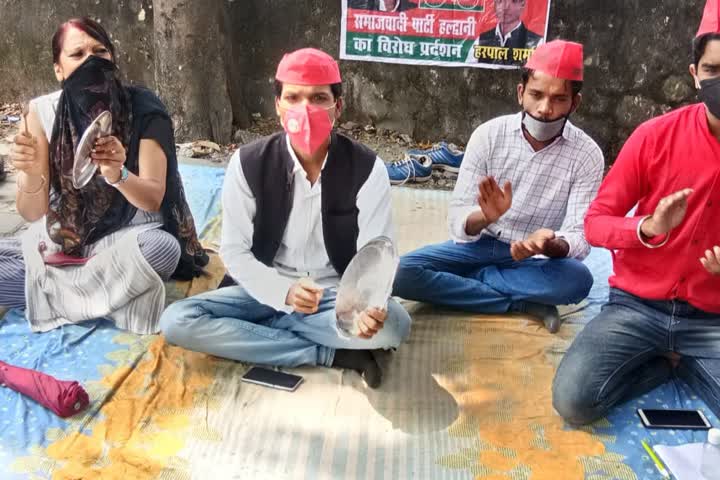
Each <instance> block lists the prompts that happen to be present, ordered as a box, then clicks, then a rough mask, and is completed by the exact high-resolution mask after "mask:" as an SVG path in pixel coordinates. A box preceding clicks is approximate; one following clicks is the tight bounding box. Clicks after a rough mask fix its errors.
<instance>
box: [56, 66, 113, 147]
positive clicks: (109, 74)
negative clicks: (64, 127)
mask: <svg viewBox="0 0 720 480" xmlns="http://www.w3.org/2000/svg"><path fill="white" fill-rule="evenodd" d="M62 87H63V96H64V99H65V101H66V102H67V107H68V113H69V116H70V121H71V122H72V124H73V127H75V132H76V134H77V136H78V138H79V137H81V136H82V134H83V133H84V132H85V129H86V128H87V127H88V125H90V123H91V122H92V121H93V120H94V119H95V118H97V116H98V115H100V113H102V112H103V111H105V110H111V111H112V110H116V109H117V105H118V104H119V95H120V89H121V86H120V83H119V81H118V80H117V67H116V66H115V64H114V63H113V62H111V61H110V60H106V59H104V58H101V57H98V56H96V55H90V56H89V57H88V58H87V60H85V61H84V62H83V63H82V65H80V66H79V67H78V68H77V69H75V71H73V72H72V73H71V74H70V76H69V77H68V78H66V79H65V81H64V82H63V84H62Z"/></svg>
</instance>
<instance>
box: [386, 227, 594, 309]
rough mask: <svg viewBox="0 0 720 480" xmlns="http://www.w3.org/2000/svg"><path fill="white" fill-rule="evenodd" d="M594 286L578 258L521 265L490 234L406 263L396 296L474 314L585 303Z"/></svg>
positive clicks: (430, 249) (424, 251)
mask: <svg viewBox="0 0 720 480" xmlns="http://www.w3.org/2000/svg"><path fill="white" fill-rule="evenodd" d="M592 284H593V277H592V274H591V273H590V270H589V269H588V268H587V267H586V266H585V265H584V264H583V263H582V262H580V261H578V260H575V259H572V258H558V259H535V258H530V259H527V260H523V261H520V262H517V261H515V260H513V259H512V257H511V256H510V245H509V244H507V243H505V242H501V241H500V240H497V239H496V238H494V237H491V236H489V235H484V236H482V237H480V239H479V240H477V241H476V242H471V243H455V242H453V241H448V242H444V243H440V244H437V245H429V246H427V247H423V248H421V249H419V250H415V251H414V252H411V253H408V254H407V255H403V257H402V258H401V259H400V266H399V268H398V272H397V276H396V277H395V284H394V286H393V295H397V296H398V297H403V298H406V299H408V300H417V301H420V302H427V303H432V304H435V305H442V306H446V307H451V308H456V309H459V310H465V311H468V312H473V313H505V312H507V311H509V310H511V307H513V306H515V305H518V304H521V303H522V302H533V303H542V304H545V305H567V304H572V303H579V302H580V301H581V300H583V299H584V298H585V297H587V295H588V293H590V288H591V287H592Z"/></svg>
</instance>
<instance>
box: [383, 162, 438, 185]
mask: <svg viewBox="0 0 720 480" xmlns="http://www.w3.org/2000/svg"><path fill="white" fill-rule="evenodd" d="M386 167H387V172H388V176H389V177H390V183H391V184H392V185H402V184H403V183H406V182H417V183H423V182H427V181H428V180H430V179H431V178H432V160H430V157H428V156H427V155H418V156H415V157H405V158H404V159H403V160H398V161H397V162H393V163H391V164H389V165H386Z"/></svg>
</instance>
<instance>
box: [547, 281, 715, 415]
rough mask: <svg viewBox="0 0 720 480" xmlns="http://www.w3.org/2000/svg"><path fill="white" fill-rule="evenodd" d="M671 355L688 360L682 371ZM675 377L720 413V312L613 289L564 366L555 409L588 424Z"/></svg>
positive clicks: (556, 384)
mask: <svg viewBox="0 0 720 480" xmlns="http://www.w3.org/2000/svg"><path fill="white" fill-rule="evenodd" d="M670 352H675V353H677V354H680V355H681V359H680V363H679V364H678V366H677V368H675V369H673V366H672V364H671V363H670V360H669V359H668V358H666V355H668V354H669V353H670ZM674 376H677V377H679V378H680V379H682V380H683V381H685V383H687V384H688V385H690V387H691V388H693V390H694V391H695V392H696V393H697V394H698V395H699V396H700V397H701V398H702V399H703V400H704V401H705V402H706V403H707V405H708V406H709V407H710V408H711V409H712V411H713V412H715V413H716V414H719V415H720V314H715V313H707V312H704V311H702V310H698V309H697V308H695V307H693V306H691V305H690V304H688V303H685V302H682V301H679V300H673V301H653V300H645V299H642V298H639V297H636V296H634V295H631V294H630V293H627V292H625V291H623V290H619V289H615V288H613V289H611V290H610V299H609V301H608V303H607V304H605V305H604V306H603V309H602V311H601V312H600V314H598V316H596V317H595V318H594V319H592V320H591V321H590V323H588V324H587V325H586V326H585V328H584V329H583V330H582V331H581V332H580V333H579V334H578V336H577V338H575V341H574V342H573V344H572V345H571V346H570V348H569V349H568V351H567V353H566V354H565V356H564V358H563V359H562V361H561V362H560V366H559V367H558V370H557V372H556V373H555V380H554V381H553V406H554V407H555V410H557V411H558V413H559V414H560V415H561V416H562V417H563V418H565V420H566V421H567V422H568V423H572V424H576V425H582V424H586V423H590V422H592V421H594V420H597V419H598V418H602V417H603V416H605V414H606V413H607V412H608V411H609V410H610V408H612V407H613V406H614V405H616V404H618V403H620V402H623V401H625V400H630V399H631V398H633V397H636V396H638V395H641V394H643V393H646V392H647V391H649V390H652V389H653V388H655V387H657V386H659V385H660V384H662V383H664V382H666V381H667V380H669V379H671V378H673V377H674Z"/></svg>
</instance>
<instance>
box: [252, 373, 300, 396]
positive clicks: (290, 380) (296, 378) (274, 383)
mask: <svg viewBox="0 0 720 480" xmlns="http://www.w3.org/2000/svg"><path fill="white" fill-rule="evenodd" d="M242 381H243V382H248V383H255V384H257V385H264V386H266V387H272V388H278V389H280V390H287V391H288V392H293V391H295V390H296V389H297V388H298V387H299V386H300V384H301V383H302V381H303V377H301V376H300V375H293V374H291V373H285V372H278V371H277V370H270V369H269V368H262V367H252V368H251V369H250V370H248V371H247V372H245V375H243V376H242Z"/></svg>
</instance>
